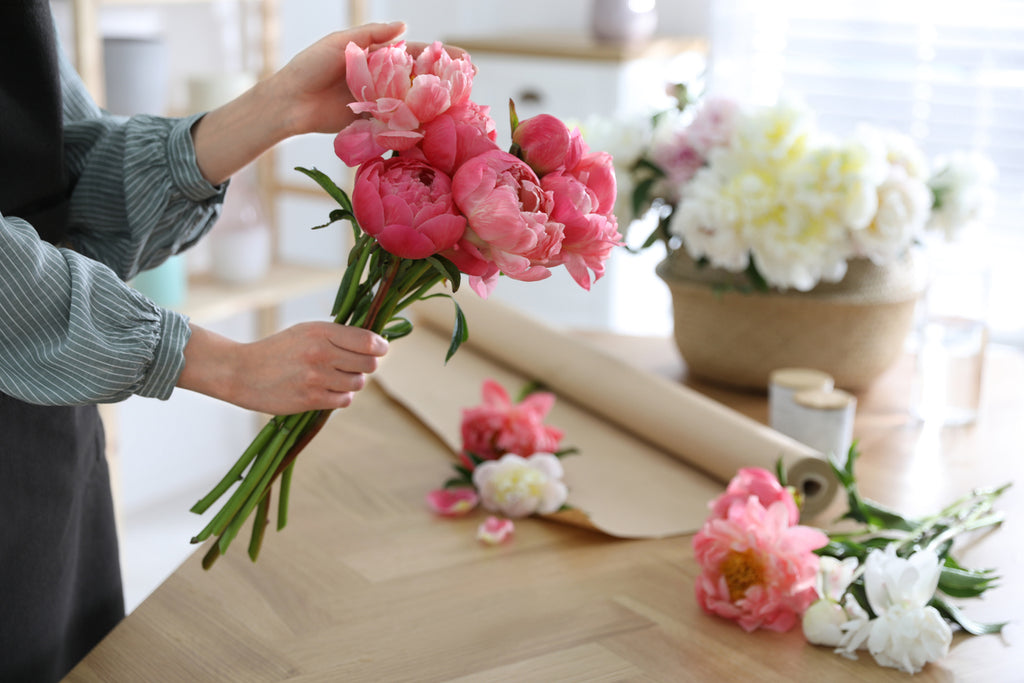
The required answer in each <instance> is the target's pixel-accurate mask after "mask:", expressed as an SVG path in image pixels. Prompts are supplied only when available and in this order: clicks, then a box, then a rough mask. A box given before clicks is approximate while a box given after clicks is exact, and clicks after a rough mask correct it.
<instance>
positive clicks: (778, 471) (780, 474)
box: [775, 458, 789, 488]
mask: <svg viewBox="0 0 1024 683" xmlns="http://www.w3.org/2000/svg"><path fill="white" fill-rule="evenodd" d="M775 478H776V479H778V480H779V485H780V486H782V487H783V488H785V487H786V485H787V483H788V479H789V475H788V473H787V472H786V465H785V463H783V462H782V458H779V459H778V460H776V461H775Z"/></svg>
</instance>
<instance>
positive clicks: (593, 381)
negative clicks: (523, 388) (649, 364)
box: [413, 294, 838, 519]
mask: <svg viewBox="0 0 1024 683" xmlns="http://www.w3.org/2000/svg"><path fill="white" fill-rule="evenodd" d="M454 298H455V299H456V301H458V303H459V305H460V306H461V307H462V308H463V309H464V311H465V313H466V317H467V319H468V321H469V330H470V331H469V341H468V342H467V347H470V348H473V349H474V350H475V351H476V352H477V353H480V354H482V355H484V356H486V357H489V358H490V359H492V360H493V361H496V362H498V363H499V364H501V365H504V366H506V367H509V368H511V369H513V370H515V371H517V372H519V373H520V374H523V375H525V376H527V377H531V378H533V379H539V380H542V381H544V383H545V384H546V385H547V386H548V387H549V388H550V389H551V390H553V391H555V392H556V393H560V394H562V395H565V396H567V397H568V398H569V399H570V400H573V401H575V402H576V403H577V404H579V405H581V406H583V407H584V408H586V409H588V410H590V411H592V412H594V413H595V414H597V415H599V416H601V417H603V418H605V419H607V420H609V421H611V422H613V423H614V424H616V425H617V426H618V427H619V428H621V429H623V430H624V431H626V432H628V433H631V434H633V435H635V436H637V437H638V438H641V439H643V440H645V441H647V442H648V443H651V444H653V445H655V446H656V447H658V448H659V449H661V450H662V451H664V452H665V453H666V454H668V455H670V456H671V457H674V458H675V459H677V460H679V461H681V462H683V463H684V464H686V465H689V466H690V467H693V468H695V469H698V470H701V471H702V472H705V473H706V474H709V475H710V476H712V477H713V478H715V479H717V480H718V481H721V482H722V483H723V484H725V483H727V482H728V481H729V480H730V479H731V478H732V477H733V476H734V475H735V474H736V472H737V471H738V470H739V468H740V467H744V466H762V467H764V468H765V469H768V470H770V471H774V467H775V462H776V461H777V460H781V462H782V467H783V468H784V469H785V470H786V472H787V476H788V483H789V484H790V485H792V486H794V487H796V488H797V490H799V491H800V492H801V497H802V508H801V510H802V513H801V516H802V518H805V519H809V518H811V517H815V516H816V515H818V514H819V513H820V512H822V511H824V510H825V509H827V508H828V507H829V506H830V505H831V503H832V501H833V499H834V498H835V494H836V491H837V489H838V482H837V481H836V480H835V477H834V474H833V473H832V470H831V467H830V465H829V463H828V462H827V460H826V459H825V456H824V455H823V454H821V453H819V452H818V451H817V450H815V449H814V448H811V447H810V446H807V445H806V444H803V443H800V442H798V441H796V440H795V439H792V438H791V437H788V436H786V435H784V434H782V433H781V432H778V431H776V430H774V429H772V428H770V427H769V426H767V425H764V424H762V423H760V422H758V421H756V420H754V419H753V418H749V417H747V416H746V415H743V414H741V413H739V412H737V411H735V410H733V409H732V408H729V407H728V406H726V405H724V404H722V403H719V402H717V401H715V400H713V399H711V398H709V397H707V396H705V395H703V394H701V393H699V392H697V391H696V390H694V389H691V388H690V387H686V386H684V385H682V384H680V383H678V382H673V381H671V380H669V379H667V378H664V377H659V376H655V375H652V374H649V373H645V372H644V371H642V370H639V369H637V368H635V367H634V366H631V365H629V364H628V363H627V362H626V361H624V360H622V359H620V358H616V357H614V356H611V355H610V354H608V353H606V352H604V351H603V350H601V349H598V348H597V347H595V346H593V345H592V344H589V343H587V342H585V341H583V340H580V339H577V338H574V337H573V336H571V335H570V334H567V333H566V332H564V331H562V330H558V329H556V328H554V327H552V326H550V325H547V324H546V323H544V322H542V321H540V320H538V319H536V318H534V317H531V316H530V315H529V314H527V313H524V312H521V311H518V310H515V309H513V308H511V307H510V306H508V305H507V304H503V303H501V302H497V301H494V300H486V301H485V300H481V299H478V298H475V297H468V296H464V295H462V294H458V295H456V296H455V297H454ZM444 303H449V302H442V301H440V300H438V299H432V300H427V301H423V302H420V303H418V304H417V305H416V307H415V309H414V311H413V313H414V315H415V317H416V320H417V323H419V324H424V325H426V326H428V327H430V328H432V329H434V330H435V331H439V332H447V331H450V329H451V324H452V315H451V308H450V303H449V305H448V306H445V305H443V304H444ZM474 330H476V332H475V333H474ZM553 344H557V345H559V346H562V347H563V349H569V350H570V351H571V352H570V353H561V354H559V361H560V362H561V364H559V363H556V362H554V361H552V360H550V358H549V356H550V354H545V353H543V351H545V350H548V349H549V348H550V346H551V345H553ZM531 351H535V353H531ZM583 365H586V366H587V367H589V368H593V367H601V368H602V371H601V372H596V373H595V372H593V371H590V372H586V373H582V372H578V373H572V372H569V370H571V369H573V368H576V367H578V366H579V367H581V366H583ZM582 376H585V377H586V385H585V386H584V385H583V382H582V381H581V380H580V379H579V378H580V377H582ZM627 378H628V379H630V380H632V382H631V384H632V386H631V391H634V392H637V394H636V396H638V397H642V398H646V399H650V398H651V397H657V399H658V400H656V401H651V402H649V404H648V405H647V408H648V410H641V409H640V408H639V407H638V406H637V405H634V403H635V402H632V401H628V400H624V401H611V402H609V401H608V400H606V397H607V396H610V395H613V394H615V393H616V392H617V391H619V390H620V389H619V387H620V386H622V385H623V384H625V380H626V379H627ZM679 407H682V408H684V409H685V410H686V411H688V412H689V413H690V414H689V415H688V416H687V419H681V418H680V414H679V412H678V411H675V412H674V409H675V408H679ZM696 425H699V427H697V426H696ZM726 441H728V442H730V443H729V444H728V445H726V444H725V442H726Z"/></svg>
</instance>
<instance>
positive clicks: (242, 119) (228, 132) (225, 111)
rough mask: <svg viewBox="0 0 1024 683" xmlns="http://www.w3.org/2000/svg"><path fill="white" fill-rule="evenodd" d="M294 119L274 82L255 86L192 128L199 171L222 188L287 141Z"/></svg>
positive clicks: (291, 131)
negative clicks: (268, 151)
mask: <svg viewBox="0 0 1024 683" xmlns="http://www.w3.org/2000/svg"><path fill="white" fill-rule="evenodd" d="M291 125H292V123H291V118H290V116H289V115H288V113H287V109H286V105H285V98H284V97H281V96H278V95H275V85H274V83H273V82H272V81H266V82H262V83H258V84H256V85H255V86H254V87H253V88H251V89H249V90H247V91H246V92H245V93H243V94H242V95H240V96H239V97H238V98H236V99H234V100H232V101H230V102H228V103H227V104H225V105H223V106H221V107H218V108H217V109H214V110H213V111H211V112H209V113H207V114H206V115H205V116H203V117H202V118H201V119H199V121H197V122H196V124H195V125H194V126H193V127H192V140H193V144H194V146H195V151H196V162H197V164H198V166H199V170H200V172H201V173H202V174H203V177H204V178H206V180H208V181H209V182H210V183H211V184H213V185H220V184H221V183H223V182H224V181H225V180H227V179H228V178H230V177H231V176H232V175H234V174H235V173H236V172H237V171H239V170H240V169H242V168H244V167H245V166H247V165H249V164H250V163H251V162H252V161H254V160H255V159H256V158H258V157H259V156H260V155H261V154H263V153H264V152H266V151H267V150H268V149H270V148H271V147H273V146H274V145H276V144H277V143H279V142H281V141H282V140H284V139H286V138H288V137H289V136H291V135H292V134H294V131H293V130H292V129H291Z"/></svg>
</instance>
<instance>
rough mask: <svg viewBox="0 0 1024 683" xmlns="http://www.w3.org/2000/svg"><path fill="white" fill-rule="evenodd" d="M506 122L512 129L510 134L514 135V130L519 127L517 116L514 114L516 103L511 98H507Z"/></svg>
mask: <svg viewBox="0 0 1024 683" xmlns="http://www.w3.org/2000/svg"><path fill="white" fill-rule="evenodd" d="M508 122H509V126H510V127H511V128H512V133H513V134H515V132H516V128H518V127H519V115H518V114H516V103H515V102H514V101H513V100H512V98H511V97H510V98H508Z"/></svg>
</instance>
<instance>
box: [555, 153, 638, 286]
mask: <svg viewBox="0 0 1024 683" xmlns="http://www.w3.org/2000/svg"><path fill="white" fill-rule="evenodd" d="M541 187H542V188H544V189H545V190H546V191H548V192H550V193H551V195H552V196H553V197H554V206H553V208H552V211H551V219H552V220H555V221H558V222H559V223H562V224H563V225H564V226H565V230H564V233H563V234H564V237H563V239H562V245H561V249H560V251H559V254H558V256H557V258H556V260H554V261H551V262H549V263H548V264H547V265H549V266H554V265H558V264H561V265H564V266H565V268H566V270H568V271H569V274H570V275H571V276H572V278H573V279H574V280H575V281H576V283H577V284H578V285H580V286H581V287H583V289H586V290H589V289H590V285H591V282H592V280H591V272H593V280H597V279H598V278H600V277H601V276H602V275H604V264H605V261H607V260H608V256H609V255H610V254H611V250H612V248H613V247H615V246H618V245H620V244H622V236H621V235H620V234H619V228H618V223H617V222H616V220H615V214H614V213H612V208H613V206H614V204H615V173H614V170H613V169H612V168H611V156H609V155H607V154H604V153H598V154H588V155H586V156H584V157H583V159H582V160H581V162H580V163H579V164H578V165H577V166H576V167H574V168H573V169H572V170H571V171H570V172H566V173H562V172H554V173H549V174H547V175H546V176H544V177H543V178H542V179H541Z"/></svg>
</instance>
